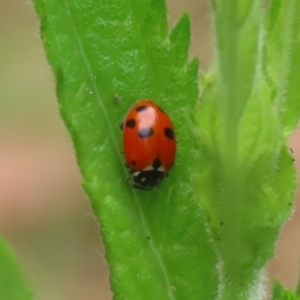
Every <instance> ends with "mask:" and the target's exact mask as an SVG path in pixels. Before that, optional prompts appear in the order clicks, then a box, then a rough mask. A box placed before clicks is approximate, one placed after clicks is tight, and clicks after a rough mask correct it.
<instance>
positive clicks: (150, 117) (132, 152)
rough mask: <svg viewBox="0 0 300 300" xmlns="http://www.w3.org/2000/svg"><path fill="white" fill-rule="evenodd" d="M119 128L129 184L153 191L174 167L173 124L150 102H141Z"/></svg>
mask: <svg viewBox="0 0 300 300" xmlns="http://www.w3.org/2000/svg"><path fill="white" fill-rule="evenodd" d="M121 126H122V129H123V147H124V155H125V159H126V164H127V166H128V168H129V169H130V173H131V177H130V181H131V184H132V185H133V187H135V188H139V189H143V190H148V189H152V188H153V187H154V186H155V185H157V184H158V183H159V182H161V181H162V180H163V179H164V177H166V176H167V175H168V171H169V170H170V169H171V168H172V166H173V164H174V160H175V154H176V139H175V134H174V128H173V124H172V121H171V119H170V118H169V116H168V115H167V114H166V113H165V112H164V111H163V110H162V109H161V108H160V107H159V106H158V105H157V104H155V103H154V102H153V101H151V100H140V101H138V102H137V103H136V104H134V105H133V107H132V108H131V109H130V110H129V112H128V113H127V115H126V117H125V120H124V122H122V125H121Z"/></svg>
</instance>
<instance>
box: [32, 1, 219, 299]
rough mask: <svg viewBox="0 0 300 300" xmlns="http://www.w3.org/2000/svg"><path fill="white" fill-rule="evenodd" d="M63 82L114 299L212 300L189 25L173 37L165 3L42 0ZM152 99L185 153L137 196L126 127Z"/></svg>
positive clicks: (64, 104)
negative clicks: (196, 174)
mask: <svg viewBox="0 0 300 300" xmlns="http://www.w3.org/2000/svg"><path fill="white" fill-rule="evenodd" d="M33 2H34V4H35V7H36V11H37V12H38V15H39V17H40V19H41V34H42V39H43V42H44V46H45V49H46V53H47V56H48V60H49V62H50V64H51V65H52V67H53V70H54V73H55V76H56V81H57V96H58V99H59V104H60V111H61V114H62V117H63V119H64V121H65V123H66V126H67V127H68V129H69V131H70V133H71V136H72V139H73V142H74V145H75V150H76V154H77V159H78V163H79V166H80V169H81V172H82V174H83V181H84V188H85V190H86V192H87V193H88V195H89V197H90V199H91V202H92V205H93V208H94V211H95V214H96V215H97V217H98V220H99V222H100V225H101V231H102V235H103V239H104V243H105V246H106V257H107V260H108V265H109V268H110V282H111V286H112V290H113V292H114V299H138V300H140V299H210V298H211V297H212V295H213V294H214V293H215V291H216V289H217V275H216V270H215V263H216V258H215V254H214V253H213V252H212V250H211V246H210V244H209V242H208V237H207V233H206V230H205V227H204V222H203V220H202V213H201V210H200V208H199V206H198V204H197V201H196V199H195V196H194V194H193V188H192V186H191V183H190V172H191V170H192V166H193V163H194V161H195V159H196V158H197V154H196V153H197V152H196V151H195V150H196V149H197V147H198V146H197V142H196V139H195V136H194V135H193V131H192V130H191V127H190V125H189V123H188V122H187V113H186V112H187V111H188V110H189V109H190V108H191V107H194V105H195V103H196V101H197V98H198V79H197V73H198V65H199V62H198V60H197V59H193V60H191V61H190V62H187V51H188V46H189V40H190V36H189V34H190V23H189V18H188V16H187V15H184V16H183V18H182V19H181V20H180V21H179V23H178V24H177V25H176V26H175V28H174V29H173V31H172V32H171V34H170V36H168V28H167V16H166V6H165V2H164V1H163V0H153V1H150V0H140V1H135V0H131V1H130V0H119V1H116V0H115V1H112V0H101V1H96V0H89V1H80V0H72V1H70V0H63V1H61V0H34V1H33ZM143 98H150V99H152V100H154V101H156V102H157V103H158V104H159V105H161V106H162V107H163V108H164V110H165V111H167V112H168V113H169V115H170V116H171V118H172V119H173V121H174V125H175V129H176V134H177V139H178V153H177V160H176V165H175V167H174V168H173V170H171V172H170V176H169V178H166V179H165V180H164V182H163V183H162V184H161V185H160V186H158V187H157V188H156V189H154V190H152V191H138V190H133V189H132V188H131V187H130V186H129V185H128V183H127V182H126V177H127V176H128V174H127V170H126V168H125V167H124V158H123V156H122V154H121V132H120V129H119V123H120V121H121V120H122V118H123V117H124V115H125V114H126V112H127V110H128V109H129V108H130V106H131V105H132V104H133V103H135V102H136V101H137V100H139V99H143Z"/></svg>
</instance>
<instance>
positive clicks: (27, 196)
mask: <svg viewBox="0 0 300 300" xmlns="http://www.w3.org/2000/svg"><path fill="white" fill-rule="evenodd" d="M168 5H169V8H170V18H169V22H170V25H171V26H173V25H174V23H175V21H176V20H178V18H179V17H180V16H181V14H182V13H183V12H184V11H189V12H191V18H192V25H193V31H192V32H193V36H192V38H193V41H192V47H191V51H190V53H191V55H195V54H196V55H200V57H201V60H202V68H203V69H205V68H207V67H208V65H209V60H210V58H211V56H212V48H211V45H210V36H211V35H210V27H209V21H210V20H209V15H208V8H209V7H208V0H206V1H199V0H185V1H180V0H168ZM299 138H300V131H297V132H296V133H295V134H294V135H293V136H292V137H291V139H290V145H291V148H293V150H294V155H295V157H296V162H295V163H296V165H297V168H298V170H299V168H300V163H299V161H300V160H299V158H300V143H299ZM297 141H298V142H297ZM80 181H81V176H80V173H79V170H78V167H77V165H76V159H75V155H74V150H73V148H72V143H71V140H70V138H69V135H68V133H67V131H66V129H65V127H64V125H63V123H62V120H61V119H60V116H59V111H58V106H57V100H56V96H55V85H54V79H53V75H52V72H51V69H50V67H49V65H48V64H47V61H46V59H45V54H44V50H43V48H42V43H41V40H40V38H39V23H38V20H37V17H36V16H35V13H34V10H33V7H32V5H31V3H30V1H26V0H14V1H11V0H1V1H0V232H1V233H2V234H3V235H4V237H5V238H6V240H7V241H8V243H9V244H10V245H11V247H12V248H13V250H14V251H15V253H16V255H17V257H18V259H19V261H20V263H21V265H22V267H23V269H24V272H25V274H26V275H27V277H29V280H30V281H31V283H32V285H33V287H34V288H35V291H36V299H37V300H48V299H49V300H50V299H51V300H53V299H56V300H68V299H70V300H71V299H72V300H82V299H90V300H93V299H95V300H96V299H101V300H108V299H111V298H112V295H111V293H110V290H109V284H108V271H107V268H106V264H105V262H104V256H103V246H102V241H101V238H100V237H99V234H98V225H97V222H96V220H95V218H94V216H93V213H92V210H91V207H90V204H89V201H88V199H87V197H86V196H85V194H84V193H83V191H82V188H81V186H80ZM298 200H299V197H298ZM299 225H300V214H299V212H297V211H296V212H295V213H294V215H293V217H292V219H291V220H290V221H289V222H288V223H287V224H286V226H285V227H284V229H283V231H282V234H281V237H280V240H279V243H278V252H277V257H276V258H275V259H274V260H273V261H272V262H271V263H270V266H269V272H270V279H271V280H272V279H273V278H278V279H279V280H280V281H281V282H282V283H284V284H285V285H287V286H288V287H290V288H294V287H295V285H296V281H297V272H298V271H297V270H298V265H299V256H300V234H299Z"/></svg>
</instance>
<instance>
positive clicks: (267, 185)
mask: <svg viewBox="0 0 300 300" xmlns="http://www.w3.org/2000/svg"><path fill="white" fill-rule="evenodd" d="M296 6H297V5H296V1H282V3H281V1H277V0H275V1H272V3H271V6H270V8H267V9H266V8H263V7H262V4H261V1H260V0H246V1H221V0H220V1H214V2H213V8H214V17H215V19H214V21H215V22H214V24H215V32H216V44H217V56H216V65H215V69H214V76H211V74H210V75H209V78H213V81H211V79H210V80H208V79H206V77H205V78H204V88H203V95H202V99H201V102H200V104H199V108H198V114H197V116H196V122H197V124H198V130H199V136H200V140H201V147H200V150H201V154H202V157H203V159H202V160H201V161H200V164H199V165H198V170H199V169H200V170H201V171H200V172H199V173H198V174H197V176H196V179H195V185H196V186H197V188H198V195H199V201H200V203H201V204H202V206H203V207H204V209H205V211H206V215H207V220H208V223H209V224H210V229H211V234H212V239H213V244H214V249H215V251H216V252H217V253H218V254H219V256H220V258H221V261H222V262H223V263H222V265H221V266H220V280H221V283H222V286H223V289H222V290H220V294H221V299H252V298H253V299H261V297H262V291H261V289H260V286H261V276H262V275H261V274H262V273H261V272H262V270H263V267H264V266H265V264H266V262H267V261H268V260H269V259H270V258H271V257H272V256H273V252H274V247H275V240H276V238H277V237H278V234H279V231H280V228H281V226H282V224H283V223H284V222H285V220H286V219H287V218H288V216H289V215H290V213H291V209H292V203H293V198H294V193H295V187H296V178H295V170H294V166H293V159H292V157H291V153H290V151H289V149H288V146H287V141H286V137H287V134H289V133H291V132H292V131H293V130H294V129H295V126H296V124H297V120H298V118H299V111H300V101H299V92H298V87H299V86H300V77H299V76H297V71H298V70H299V63H300V57H299V53H300V44H299V42H300V41H299V26H300V19H299V18H298V17H297V16H298V15H299V14H297V12H298V11H299V7H296ZM287 20H288V21H287ZM265 24H267V26H265ZM278 44H279V46H280V47H279V46H278ZM298 72H299V71H298ZM203 162H205V164H203Z"/></svg>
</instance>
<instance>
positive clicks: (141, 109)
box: [135, 105, 148, 112]
mask: <svg viewBox="0 0 300 300" xmlns="http://www.w3.org/2000/svg"><path fill="white" fill-rule="evenodd" d="M147 109H148V107H147V105H140V106H138V107H137V108H136V109H135V110H136V111H137V112H141V111H144V110H147Z"/></svg>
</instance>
